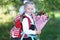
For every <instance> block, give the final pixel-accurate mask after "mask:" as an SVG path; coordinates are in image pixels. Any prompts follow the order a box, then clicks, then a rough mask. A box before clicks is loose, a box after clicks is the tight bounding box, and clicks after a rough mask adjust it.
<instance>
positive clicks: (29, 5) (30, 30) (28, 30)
mask: <svg viewBox="0 0 60 40" xmlns="http://www.w3.org/2000/svg"><path fill="white" fill-rule="evenodd" d="M34 8H35V4H34V3H33V2H26V3H25V5H24V9H25V12H24V13H25V14H24V16H26V17H28V18H29V19H30V21H31V22H29V21H28V19H27V18H24V19H23V21H22V26H23V32H24V33H25V34H27V35H29V34H32V35H36V34H40V31H38V30H36V28H35V26H31V25H35V24H34V21H33V18H32V14H33V13H34V12H33V11H34ZM23 40H32V39H31V38H30V37H27V38H24V39H23Z"/></svg>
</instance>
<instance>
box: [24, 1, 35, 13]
mask: <svg viewBox="0 0 60 40" xmlns="http://www.w3.org/2000/svg"><path fill="white" fill-rule="evenodd" d="M27 5H34V10H33V12H34V13H35V12H36V8H35V4H34V2H32V1H29V2H26V3H25V4H24V7H26V6H27Z"/></svg>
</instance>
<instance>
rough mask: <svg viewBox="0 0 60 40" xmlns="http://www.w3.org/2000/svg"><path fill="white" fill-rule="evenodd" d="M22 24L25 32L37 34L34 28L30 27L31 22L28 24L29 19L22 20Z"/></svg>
mask: <svg viewBox="0 0 60 40" xmlns="http://www.w3.org/2000/svg"><path fill="white" fill-rule="evenodd" d="M22 25H23V32H25V33H26V34H36V31H35V30H34V31H33V30H30V29H29V24H28V19H27V18H24V19H23V21H22Z"/></svg>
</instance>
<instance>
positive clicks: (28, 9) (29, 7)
mask: <svg viewBox="0 0 60 40" xmlns="http://www.w3.org/2000/svg"><path fill="white" fill-rule="evenodd" d="M33 11H34V5H32V4H30V5H27V6H26V7H25V12H26V13H29V14H32V13H33Z"/></svg>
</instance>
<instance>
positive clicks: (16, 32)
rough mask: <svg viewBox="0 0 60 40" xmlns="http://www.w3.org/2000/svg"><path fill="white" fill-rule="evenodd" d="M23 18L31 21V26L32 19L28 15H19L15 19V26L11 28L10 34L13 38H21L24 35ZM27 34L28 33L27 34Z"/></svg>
mask: <svg viewBox="0 0 60 40" xmlns="http://www.w3.org/2000/svg"><path fill="white" fill-rule="evenodd" d="M23 18H27V19H28V22H29V27H30V22H31V21H30V19H29V18H28V17H27V16H24V14H22V15H17V16H16V18H15V20H14V27H13V28H12V29H11V30H10V36H11V37H13V38H21V37H22V34H21V33H22V32H23V26H22V20H23ZM25 36H26V35H25Z"/></svg>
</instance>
